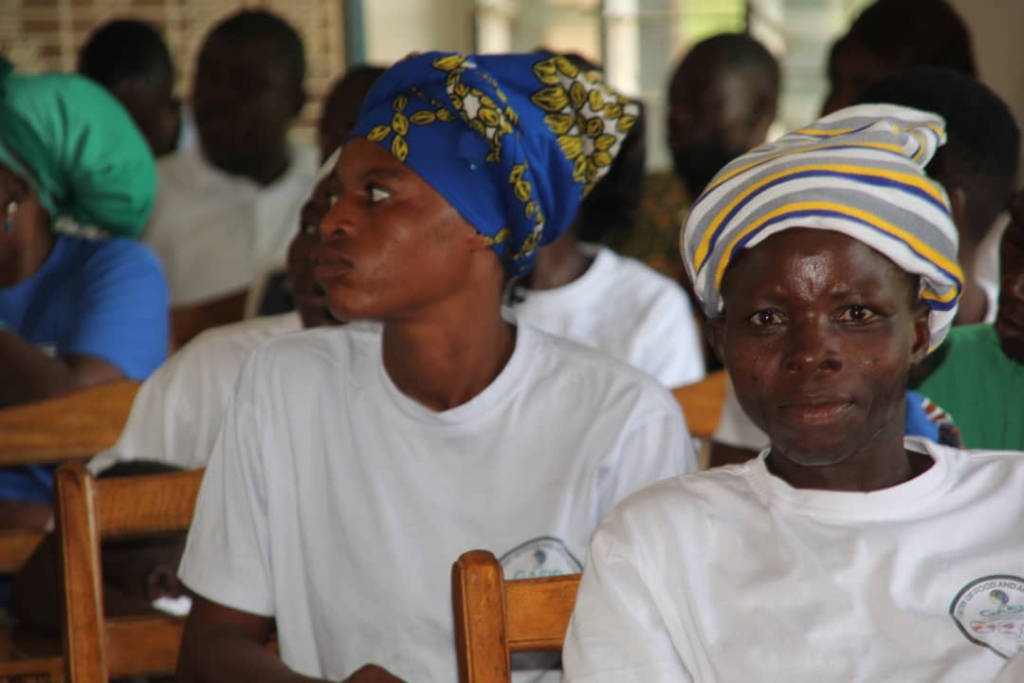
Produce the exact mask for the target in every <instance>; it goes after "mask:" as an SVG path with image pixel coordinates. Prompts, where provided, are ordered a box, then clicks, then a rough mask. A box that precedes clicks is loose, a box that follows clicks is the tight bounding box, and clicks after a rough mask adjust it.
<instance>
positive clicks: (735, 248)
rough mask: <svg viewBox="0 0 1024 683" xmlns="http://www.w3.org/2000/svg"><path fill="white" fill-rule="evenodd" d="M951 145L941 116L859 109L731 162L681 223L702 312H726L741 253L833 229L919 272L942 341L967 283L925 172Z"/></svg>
mask: <svg viewBox="0 0 1024 683" xmlns="http://www.w3.org/2000/svg"><path fill="white" fill-rule="evenodd" d="M945 141H946V132H945V122H944V121H943V120H942V118H940V117H939V116H937V115H935V114H931V113H927V112H922V111H918V110H916V109H909V108H906V107H895V106H888V105H860V106H856V107H849V108H847V109H842V110H840V111H837V112H835V113H833V114H831V115H829V116H827V117H825V118H823V119H821V120H819V121H817V122H816V123H813V124H811V125H810V126H808V127H806V128H801V129H800V130H796V131H794V132H792V133H789V134H788V135H786V136H784V137H782V138H781V139H779V140H778V141H776V142H774V143H769V144H765V145H761V146H760V147H757V148H756V149H754V150H753V151H751V152H749V153H747V154H744V155H743V156H741V157H739V158H738V159H735V160H733V161H732V162H731V163H729V164H728V165H727V166H726V167H725V168H724V169H722V170H721V171H720V172H719V173H718V175H717V176H715V179H714V180H712V181H711V184H710V185H708V187H707V189H706V190H705V191H704V193H703V194H702V195H701V196H700V197H699V198H698V199H697V201H696V202H695V203H694V206H693V209H692V210H691V211H690V214H689V216H688V217H687V220H686V223H685V224H684V226H683V233H682V239H681V247H682V252H683V261H684V262H685V264H686V270H687V272H688V273H689V275H690V278H691V280H692V281H693V283H694V289H695V290H696V293H697V297H698V298H699V299H700V301H701V303H702V304H703V306H704V311H705V313H706V314H707V315H708V316H709V317H716V316H718V315H719V314H720V313H721V312H722V310H723V301H722V280H723V278H724V277H725V272H726V270H727V269H728V268H729V264H730V263H732V262H733V261H734V260H735V258H736V256H737V255H738V254H739V253H740V252H741V251H742V250H744V249H750V248H752V247H754V246H756V245H757V244H759V243H760V242H762V241H764V240H766V239H767V238H769V237H771V236H772V235H774V234H776V233H778V232H781V231H783V230H786V229H788V228H819V229H822V230H835V231H837V232H841V233H843V234H845V235H847V236H848V237H851V238H853V239H855V240H858V241H860V242H863V243H864V244H866V245H868V246H869V247H871V248H872V249H874V250H876V251H878V252H879V253H881V254H882V255H884V256H886V257H887V258H889V259H890V260H892V261H893V262H894V263H896V265H897V266H899V267H900V268H902V269H903V270H904V271H906V272H908V273H911V274H913V275H917V276H919V277H920V279H921V298H922V299H923V300H924V301H925V302H926V303H927V305H928V307H929V309H930V314H929V326H930V328H931V348H935V347H936V346H938V345H939V344H940V343H941V342H942V340H943V339H944V338H945V336H946V333H947V332H948V331H949V327H950V326H951V325H952V323H953V317H954V316H955V315H956V308H957V302H958V300H959V297H960V292H961V290H962V289H963V273H962V272H961V270H960V266H959V265H958V263H957V231H956V227H955V226H954V224H953V220H952V218H951V216H950V208H949V200H948V199H947V197H946V192H945V190H944V189H943V187H942V185H940V184H939V183H937V182H936V181H934V180H932V179H931V178H929V177H928V176H927V175H926V174H925V172H924V167H925V166H926V165H927V164H928V162H929V160H930V159H931V158H932V156H933V155H934V154H935V151H936V149H938V147H939V146H940V145H942V144H944V143H945Z"/></svg>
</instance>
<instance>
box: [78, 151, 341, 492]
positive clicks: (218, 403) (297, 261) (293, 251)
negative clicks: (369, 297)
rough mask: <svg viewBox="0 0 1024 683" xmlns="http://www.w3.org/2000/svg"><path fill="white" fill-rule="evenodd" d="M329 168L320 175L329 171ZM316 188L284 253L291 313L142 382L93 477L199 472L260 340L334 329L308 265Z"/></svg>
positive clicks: (227, 334)
mask: <svg viewBox="0 0 1024 683" xmlns="http://www.w3.org/2000/svg"><path fill="white" fill-rule="evenodd" d="M336 158H337V157H336V156H335V157H334V158H332V159H330V160H328V164H325V168H327V169H328V170H329V169H330V168H332V167H333V161H334V159H336ZM327 209H328V202H327V191H326V188H325V181H324V180H321V181H320V182H319V183H318V184H317V187H316V189H314V191H313V195H312V196H311V197H310V199H309V201H308V202H306V204H305V205H304V206H303V207H302V214H301V218H300V220H299V231H298V233H297V234H295V236H294V237H293V238H292V243H291V246H290V248H289V250H288V283H289V285H290V290H291V293H292V298H293V301H294V302H295V306H296V310H294V311H291V312H289V313H282V314H280V315H273V316H265V317H259V318H253V319H251V320H245V321H242V322H239V323H234V324H232V325H223V326H221V327H216V328H212V329H209V330H207V331H205V332H203V333H201V334H200V335H199V336H197V337H196V338H195V339H193V340H192V341H191V342H189V343H188V344H186V345H185V347H184V348H183V349H181V350H180V351H178V352H177V353H175V354H174V355H173V356H171V358H170V359H169V360H168V361H167V362H166V363H164V364H163V365H162V366H160V369H158V370H157V371H156V372H155V373H153V375H152V376H151V377H150V378H149V379H147V380H146V381H145V382H144V383H143V384H142V387H141V388H140V389H139V393H138V394H137V395H136V396H135V401H134V402H133V403H132V410H131V414H130V415H129V417H128V422H127V424H126V425H125V428H124V431H123V432H122V433H121V438H120V439H119V440H118V442H117V443H116V444H114V446H113V447H111V448H110V449H109V450H107V451H105V452H103V453H100V454H99V455H97V456H96V457H95V458H93V459H92V460H91V461H89V465H88V467H89V469H90V470H91V471H92V472H93V473H94V474H98V473H100V472H103V471H104V470H106V469H107V468H109V467H111V466H112V465H114V464H115V463H118V462H124V461H131V460H146V461H153V462H161V463H165V464H167V465H173V466H175V467H180V468H183V469H198V468H201V467H206V462H207V461H208V460H209V458H210V451H211V450H212V449H213V442H214V440H215V439H216V437H217V431H218V430H219V429H220V423H221V417H222V415H223V413H224V409H225V408H226V407H227V404H228V401H229V400H230V398H231V395H232V394H233V393H234V389H235V383H236V382H237V381H238V373H239V371H240V370H241V369H242V366H243V365H244V364H245V361H246V359H248V358H249V354H250V353H252V351H253V350H254V349H255V348H256V347H257V346H259V345H260V344H261V343H262V342H263V341H264V340H266V339H269V338H270V337H274V336H277V335H280V334H287V333H289V332H297V331H298V330H301V329H303V328H306V329H308V328H312V327H320V326H322V325H332V324H334V325H336V324H338V322H337V321H336V320H335V319H334V318H333V317H332V316H331V314H330V311H328V310H327V299H326V297H325V296H324V292H323V289H322V288H321V287H320V286H319V285H318V284H317V283H316V282H315V280H313V263H312V260H311V258H310V255H311V250H312V247H313V245H315V244H316V242H317V235H316V230H317V226H318V225H319V224H320V220H321V218H323V216H324V214H325V213H326V212H327Z"/></svg>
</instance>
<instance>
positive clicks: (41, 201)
mask: <svg viewBox="0 0 1024 683" xmlns="http://www.w3.org/2000/svg"><path fill="white" fill-rule="evenodd" d="M155 191H156V170H155V167H154V163H153V157H152V154H151V152H150V150H149V147H148V146H147V144H146V141H145V140H144V139H143V137H142V135H141V133H139V131H138V129H137V128H136V126H135V124H134V123H133V122H132V120H131V118H129V116H128V114H127V112H125V110H124V109H123V108H122V107H121V105H120V104H118V103H117V101H116V100H114V98H113V97H112V96H111V95H109V94H108V93H107V92H106V91H105V90H103V88H101V87H100V86H99V85H97V84H95V83H93V82H92V81H90V80H88V79H86V78H83V77H80V76H76V75H71V74H43V75H34V76H26V75H19V74H15V73H13V69H12V67H11V65H10V64H9V63H7V62H6V61H3V60H0V407H6V406H12V405H17V404H22V403H27V402H30V401H37V400H41V399H46V398H52V397H55V396H59V395H61V394H65V393H68V392H71V391H75V390H78V389H83V388H85V387H89V386H93V385H96V384H101V383H104V382H110V381H114V380H119V379H125V378H127V379H134V380H142V379H145V378H146V376H148V375H149V374H150V373H151V372H152V371H153V370H155V369H156V368H157V367H158V366H159V365H160V363H161V362H162V361H163V360H164V359H165V358H166V356H167V345H168V334H169V331H168V294H167V285H166V283H165V281H164V277H163V272H162V270H161V267H160V264H159V261H158V260H157V258H156V257H155V255H154V254H153V253H152V252H150V251H149V249H148V248H147V247H145V246H144V245H143V244H141V243H139V242H136V241H135V240H134V239H132V238H134V237H136V236H138V234H139V233H140V232H141V230H142V228H143V226H144V225H145V223H146V219H147V218H148V216H149V212H150V210H151V208H152V205H153V198H154V195H155ZM51 486H52V468H47V467H23V468H8V469H4V470H0V528H10V527H13V526H41V525H42V524H44V523H45V520H46V519H47V517H48V514H49V513H48V509H49V506H48V503H49V500H50V495H51Z"/></svg>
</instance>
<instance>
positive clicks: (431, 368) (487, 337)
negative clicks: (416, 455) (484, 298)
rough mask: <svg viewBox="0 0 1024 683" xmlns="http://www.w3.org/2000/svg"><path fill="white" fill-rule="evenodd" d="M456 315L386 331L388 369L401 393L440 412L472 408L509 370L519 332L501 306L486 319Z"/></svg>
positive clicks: (403, 323) (399, 324)
mask: <svg viewBox="0 0 1024 683" xmlns="http://www.w3.org/2000/svg"><path fill="white" fill-rule="evenodd" d="M453 310H455V311H456V313H455V314H454V315H450V316H446V317H440V319H439V318H438V317H435V318H433V319H431V320H429V321H422V320H417V321H399V322H388V323H385V325H384V333H383V355H384V368H385V370H386V371H387V373H388V376H389V377H390V378H391V381H392V382H394V383H395V386H396V387H398V389H399V391H401V392H402V393H403V394H405V395H406V396H408V397H409V398H411V399H413V400H414V401H417V402H418V403H421V404H422V405H424V406H426V407H427V408H430V409H431V410H435V411H439V412H440V411H443V410H449V409H451V408H455V407H456V406H460V405H462V404H464V403H468V402H469V401H470V400H472V399H473V398H474V397H476V396H477V395H478V394H480V393H481V392H482V391H483V390H484V389H486V388H487V387H488V386H489V385H490V384H491V382H493V381H494V380H495V378H497V376H498V375H499V374H500V373H501V371H502V370H503V369H504V368H505V365H506V364H507V363H508V361H509V359H510V358H511V357H512V352H513V350H514V349H515V344H516V329H515V328H514V327H513V326H511V325H510V324H508V323H507V322H505V321H504V320H503V319H502V318H501V314H500V309H499V306H498V303H497V301H495V302H494V305H493V307H492V308H491V309H490V312H489V313H488V314H485V315H467V314H466V310H472V309H461V310H459V309H458V308H455V309H453Z"/></svg>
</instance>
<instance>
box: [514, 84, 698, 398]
mask: <svg viewBox="0 0 1024 683" xmlns="http://www.w3.org/2000/svg"><path fill="white" fill-rule="evenodd" d="M638 106H640V112H641V113H640V115H639V116H638V117H637V121H636V123H635V124H634V126H633V128H631V129H630V131H629V133H627V134H626V138H625V140H624V141H623V143H622V149H621V150H620V151H619V155H618V156H617V157H616V158H615V160H614V162H613V163H612V164H611V167H610V169H609V171H608V174H607V175H606V176H605V177H604V178H602V179H601V181H600V182H599V183H597V185H595V186H594V189H593V191H592V192H591V193H590V194H588V195H587V197H586V198H585V199H584V200H583V204H582V205H581V206H580V211H579V214H577V216H576V220H575V221H573V224H572V225H571V226H569V229H568V230H566V232H565V234H564V235H562V237H560V238H559V239H557V240H556V241H555V242H553V243H552V244H549V245H547V246H545V247H542V248H541V249H539V250H538V251H537V259H536V262H535V263H534V266H533V269H532V270H531V271H530V272H529V273H528V274H527V275H526V276H525V277H524V278H523V279H522V280H521V283H522V284H521V285H517V286H515V287H514V288H513V291H512V293H511V297H510V298H511V303H512V306H511V312H512V314H513V315H514V316H515V318H516V320H519V321H522V322H525V323H528V324H530V325H532V326H534V327H536V328H538V329H540V330H543V331H545V332H548V333H550V334H557V335H559V336H562V337H565V338H567V339H571V340H573V341H575V342H579V343H580V344H583V345H584V346H589V347H592V348H595V349H598V350H599V351H603V352H604V353H607V354H608V355H610V356H612V357H614V358H618V359H619V360H623V361H625V362H627V363H629V364H630V365H633V366H634V367H637V368H640V369H641V370H643V371H644V372H646V373H648V374H649V375H651V376H653V377H654V378H656V379H657V380H658V381H659V382H661V383H662V384H663V385H664V386H666V387H669V388H674V387H679V386H682V385H684V384H692V383H694V382H697V381H699V380H700V379H701V378H703V377H704V357H703V351H702V338H701V335H700V332H699V330H698V328H697V319H696V317H695V316H694V314H693V309H692V308H691V307H690V301H689V299H688V298H687V296H686V293H685V291H684V290H683V289H682V287H680V286H679V284H678V283H676V282H674V281H672V280H670V279H668V278H667V277H665V276H663V275H661V274H659V273H658V272H657V271H655V270H654V269H652V268H651V267H650V266H647V265H645V264H644V263H641V262H640V261H637V260H636V259H632V258H629V257H626V256H619V255H617V254H616V253H615V252H614V251H612V250H611V249H609V248H608V247H603V246H600V245H599V244H598V243H599V242H600V241H601V239H602V238H603V237H604V236H605V235H606V234H607V233H609V232H616V231H628V230H629V229H630V227H631V226H632V224H633V223H634V222H635V217H636V212H637V209H638V206H639V202H640V187H641V183H642V182H643V171H644V159H645V154H644V116H643V107H642V105H639V103H638ZM581 240H586V241H585V242H584V241H581Z"/></svg>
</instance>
